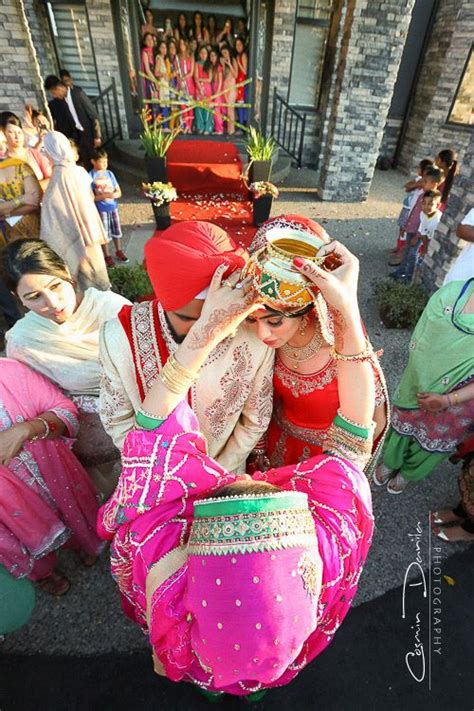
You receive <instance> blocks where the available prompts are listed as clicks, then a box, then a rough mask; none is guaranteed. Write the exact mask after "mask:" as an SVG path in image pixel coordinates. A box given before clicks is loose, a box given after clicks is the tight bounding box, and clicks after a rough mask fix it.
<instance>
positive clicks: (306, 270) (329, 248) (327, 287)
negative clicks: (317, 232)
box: [293, 242, 359, 314]
mask: <svg viewBox="0 0 474 711" xmlns="http://www.w3.org/2000/svg"><path fill="white" fill-rule="evenodd" d="M329 255H331V256H332V257H333V262H334V261H335V260H334V258H337V260H338V262H339V266H337V267H336V268H335V269H334V270H333V271H325V270H324V269H321V267H319V266H317V265H316V264H313V262H311V261H310V260H309V259H303V258H300V257H296V258H295V259H294V260H293V264H294V266H295V267H296V268H297V269H299V271H300V272H301V273H302V274H304V276H305V277H306V278H307V279H309V281H312V282H313V284H314V285H315V286H317V287H318V289H319V290H320V292H321V294H322V295H323V297H324V300H325V301H326V303H327V304H328V305H329V306H332V308H334V309H336V310H337V311H339V312H340V313H342V314H344V313H347V312H350V311H353V310H354V309H355V310H358V305H357V283H358V278H359V260H358V259H357V257H355V256H354V255H353V254H352V252H349V250H348V249H347V247H345V246H344V245H343V244H341V243H340V242H331V243H330V244H325V245H324V246H323V247H321V249H320V250H319V252H318V257H324V256H329Z"/></svg>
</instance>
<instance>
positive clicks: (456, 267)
mask: <svg viewBox="0 0 474 711" xmlns="http://www.w3.org/2000/svg"><path fill="white" fill-rule="evenodd" d="M456 234H457V236H458V237H459V238H460V239H462V240H464V241H465V242H467V243H468V244H466V245H465V246H464V247H463V249H462V250H461V253H460V255H459V256H458V258H457V259H456V261H455V262H454V264H453V265H452V267H451V269H450V270H449V272H448V273H447V274H446V277H445V279H444V282H443V285H444V284H447V283H448V282H450V281H465V280H466V279H470V278H471V277H474V207H471V209H470V210H469V212H468V213H467V215H466V217H465V218H464V220H463V221H462V222H461V223H460V224H459V225H458V227H457V230H456Z"/></svg>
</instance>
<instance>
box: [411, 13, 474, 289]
mask: <svg viewBox="0 0 474 711" xmlns="http://www.w3.org/2000/svg"><path fill="white" fill-rule="evenodd" d="M473 37H474V4H473V3H472V0H441V3H440V7H439V10H438V14H437V16H436V19H435V23H434V26H433V32H432V35H431V39H430V42H429V45H428V49H427V51H426V54H425V57H424V60H423V65H422V67H421V72H420V79H419V82H418V85H417V89H416V95H415V101H414V103H413V108H412V111H411V114H410V117H409V121H408V127H407V132H406V135H405V140H404V143H403V146H402V150H401V154H400V165H401V167H402V168H404V169H405V170H406V171H407V172H408V171H409V172H411V173H413V172H414V171H415V168H416V165H417V163H418V162H419V161H420V160H421V159H422V158H427V157H434V156H435V155H436V154H437V153H438V152H439V151H440V150H442V149H443V148H454V149H456V150H457V151H458V153H459V163H460V170H461V174H460V176H459V177H458V178H456V179H455V182H454V185H453V188H452V190H451V194H450V197H449V201H448V207H447V209H446V212H445V214H444V216H443V220H442V222H441V224H440V226H439V229H438V230H437V232H436V234H435V236H434V238H433V240H432V242H431V245H430V247H429V250H428V254H427V255H426V258H425V262H424V264H423V266H422V278H423V282H424V284H425V286H426V287H427V288H428V289H429V290H433V289H435V288H436V287H439V286H440V285H441V284H442V282H443V279H444V277H445V275H446V272H447V271H448V269H449V267H450V265H451V264H452V262H453V260H454V258H455V257H456V256H457V254H458V253H459V250H460V248H461V246H462V243H461V242H460V240H459V239H458V238H457V237H456V227H457V225H458V223H459V222H460V221H461V220H462V218H463V217H464V215H465V214H466V213H467V211H468V210H469V208H471V207H473V206H474V146H473V141H474V137H473V131H472V130H469V129H464V128H459V127H456V126H452V125H449V124H447V123H446V119H447V117H448V113H449V109H450V107H451V103H452V101H453V98H454V96H455V92H456V89H457V86H458V82H459V79H460V78H461V75H462V72H463V69H464V65H465V62H466V59H467V57H468V54H469V50H470V47H471V43H472V38H473Z"/></svg>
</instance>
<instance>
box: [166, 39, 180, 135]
mask: <svg viewBox="0 0 474 711" xmlns="http://www.w3.org/2000/svg"><path fill="white" fill-rule="evenodd" d="M166 65H167V69H168V76H169V86H170V99H171V101H176V100H177V99H178V95H179V91H180V81H179V66H178V55H177V52H176V42H175V40H174V39H170V40H168V57H167V59H166ZM170 111H171V121H170V128H178V127H179V128H183V127H184V124H183V121H182V119H181V116H177V113H178V108H177V105H176V104H174V105H173V104H172V105H171V107H170Z"/></svg>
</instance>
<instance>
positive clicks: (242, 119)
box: [235, 37, 248, 126]
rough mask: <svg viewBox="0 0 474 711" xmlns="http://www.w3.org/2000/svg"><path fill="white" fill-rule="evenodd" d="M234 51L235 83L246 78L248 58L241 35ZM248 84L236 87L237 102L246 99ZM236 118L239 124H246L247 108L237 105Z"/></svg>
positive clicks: (236, 41)
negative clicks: (235, 55) (235, 54)
mask: <svg viewBox="0 0 474 711" xmlns="http://www.w3.org/2000/svg"><path fill="white" fill-rule="evenodd" d="M235 51H236V53H237V58H236V59H237V84H240V83H241V82H244V81H245V80H246V79H247V67H248V58H247V53H246V51H245V44H244V40H243V39H242V37H237V39H236V40H235ZM247 87H248V84H246V85H245V86H238V87H237V104H244V103H246V101H247V95H248V89H247ZM237 118H238V121H239V123H240V124H242V125H243V126H246V125H247V109H246V108H245V107H244V106H240V107H239V106H237Z"/></svg>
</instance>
